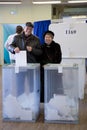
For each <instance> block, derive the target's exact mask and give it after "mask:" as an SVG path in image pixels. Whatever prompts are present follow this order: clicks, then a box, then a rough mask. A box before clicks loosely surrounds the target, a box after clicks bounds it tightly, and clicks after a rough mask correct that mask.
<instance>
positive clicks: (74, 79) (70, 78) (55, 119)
mask: <svg viewBox="0 0 87 130" xmlns="http://www.w3.org/2000/svg"><path fill="white" fill-rule="evenodd" d="M44 89H45V95H44V97H45V98H44V101H45V102H44V120H45V122H48V123H78V120H79V117H78V116H79V80H78V65H77V64H68V65H67V64H61V65H59V64H47V65H45V66H44Z"/></svg>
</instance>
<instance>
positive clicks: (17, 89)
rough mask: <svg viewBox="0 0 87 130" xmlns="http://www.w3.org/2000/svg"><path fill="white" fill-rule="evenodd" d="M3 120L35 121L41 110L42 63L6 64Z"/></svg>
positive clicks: (4, 69) (3, 76) (3, 75)
mask: <svg viewBox="0 0 87 130" xmlns="http://www.w3.org/2000/svg"><path fill="white" fill-rule="evenodd" d="M2 82H3V88H2V89H3V120H4V121H30V122H35V121H36V120H37V118H38V116H39V112H40V65H39V64H27V66H25V67H16V66H15V65H13V64H11V65H4V66H3V67H2Z"/></svg>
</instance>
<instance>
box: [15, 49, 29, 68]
mask: <svg viewBox="0 0 87 130" xmlns="http://www.w3.org/2000/svg"><path fill="white" fill-rule="evenodd" d="M15 65H16V66H18V67H19V66H26V65H27V56H26V51H20V52H19V53H16V54H15Z"/></svg>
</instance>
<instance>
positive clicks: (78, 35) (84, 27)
mask: <svg viewBox="0 0 87 130" xmlns="http://www.w3.org/2000/svg"><path fill="white" fill-rule="evenodd" d="M49 30H51V31H53V32H54V34H55V36H54V40H55V42H57V43H59V44H60V46H61V50H62V63H65V64H70V63H72V64H78V73H79V74H78V78H79V98H80V99H83V98H84V87H85V74H86V66H85V59H86V58H87V23H86V20H85V19H83V20H82V19H68V18H67V20H64V21H62V22H61V23H58V22H53V23H51V24H50V26H49Z"/></svg>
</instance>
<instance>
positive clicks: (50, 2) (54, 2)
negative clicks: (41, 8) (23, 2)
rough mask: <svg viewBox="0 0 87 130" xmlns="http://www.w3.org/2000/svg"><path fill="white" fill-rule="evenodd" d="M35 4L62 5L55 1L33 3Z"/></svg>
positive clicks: (57, 0) (58, 0)
mask: <svg viewBox="0 0 87 130" xmlns="http://www.w3.org/2000/svg"><path fill="white" fill-rule="evenodd" d="M32 3H33V4H60V3H61V1H60V0H53V1H33V2H32Z"/></svg>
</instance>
